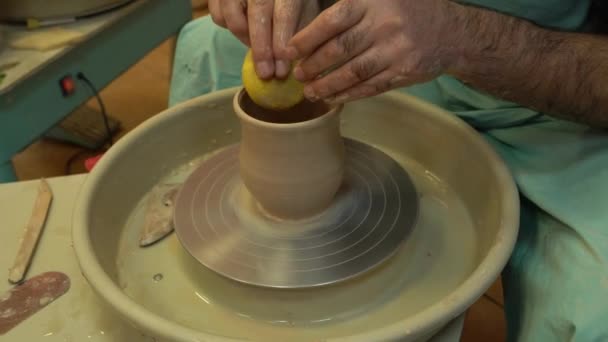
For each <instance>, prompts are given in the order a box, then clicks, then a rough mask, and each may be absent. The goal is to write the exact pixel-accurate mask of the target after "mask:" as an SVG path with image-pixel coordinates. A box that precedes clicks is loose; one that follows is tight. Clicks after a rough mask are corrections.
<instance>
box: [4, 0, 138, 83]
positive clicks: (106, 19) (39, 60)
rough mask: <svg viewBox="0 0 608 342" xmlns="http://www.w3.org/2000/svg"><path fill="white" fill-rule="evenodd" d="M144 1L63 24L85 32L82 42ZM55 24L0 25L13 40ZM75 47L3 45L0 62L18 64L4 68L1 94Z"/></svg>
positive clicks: (68, 27) (72, 29)
mask: <svg viewBox="0 0 608 342" xmlns="http://www.w3.org/2000/svg"><path fill="white" fill-rule="evenodd" d="M143 4H144V2H142V1H137V2H134V3H132V4H129V5H127V6H125V7H123V8H120V9H119V10H114V11H110V12H108V13H105V14H101V15H97V16H95V17H92V18H89V19H87V20H78V21H76V22H73V23H67V24H63V25H61V26H60V27H61V28H62V29H65V30H70V31H73V32H78V33H79V34H81V35H82V37H81V38H80V39H81V40H80V41H81V42H84V41H86V40H88V39H90V38H92V37H93V36H94V35H95V34H97V33H98V32H101V31H102V30H104V29H106V28H108V27H109V26H111V25H112V24H114V23H115V22H117V21H118V20H120V19H121V18H123V17H125V16H126V15H128V14H129V13H131V12H133V11H135V10H137V9H138V8H139V7H141V6H142V5H143ZM55 29H56V27H49V28H41V29H38V30H34V31H32V30H28V29H27V28H26V27H25V26H17V25H0V30H2V31H4V34H5V37H4V39H5V40H6V41H7V42H9V43H10V41H12V40H15V39H17V38H20V37H24V36H27V35H36V34H40V32H44V31H46V30H55ZM73 48H74V45H73V44H67V45H64V46H61V47H58V48H54V49H50V50H45V51H39V50H35V49H13V48H11V47H10V45H7V46H5V48H3V49H0V65H2V64H5V63H7V64H10V62H12V61H14V62H18V63H19V64H17V65H16V66H15V67H12V68H9V69H8V70H6V71H5V73H6V78H5V79H4V80H3V82H2V83H0V95H1V94H4V93H6V92H8V91H10V90H11V89H12V88H13V87H15V86H16V85H17V84H18V83H20V82H22V81H24V80H25V79H26V78H27V77H29V76H31V75H32V74H34V73H35V72H36V71H38V70H40V69H42V68H43V67H45V66H46V65H48V64H50V63H52V62H53V61H55V60H57V59H58V58H60V57H61V56H63V55H65V54H66V53H67V52H68V51H70V50H72V49H73Z"/></svg>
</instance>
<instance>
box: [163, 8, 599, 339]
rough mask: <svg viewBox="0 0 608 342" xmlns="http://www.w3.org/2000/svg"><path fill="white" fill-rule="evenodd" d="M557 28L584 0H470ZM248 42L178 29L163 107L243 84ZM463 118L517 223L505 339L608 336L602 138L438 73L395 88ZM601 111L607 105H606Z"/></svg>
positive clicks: (209, 27)
mask: <svg viewBox="0 0 608 342" xmlns="http://www.w3.org/2000/svg"><path fill="white" fill-rule="evenodd" d="M468 3H470V4H474V5H477V6H485V7H488V8H491V9H495V10H497V11H500V12H503V13H507V14H510V15H514V16H518V17H522V18H526V19H529V20H531V21H533V22H535V23H536V24H538V25H541V26H545V27H550V28H556V29H560V30H573V31H576V30H580V29H581V28H582V27H583V24H584V21H585V18H586V14H587V11H588V8H589V6H590V1H589V0H580V1H579V0H566V1H559V0H543V1H541V0H536V1H535V0H509V1H507V0H504V1H500V0H474V1H469V2H468ZM245 51H246V48H245V47H244V46H243V45H242V44H241V43H240V42H238V41H237V40H236V39H235V38H234V37H233V36H232V35H231V34H230V33H229V32H228V31H226V30H224V29H221V28H218V27H217V26H215V25H214V24H213V23H212V22H211V20H210V19H209V18H202V19H198V20H194V21H192V22H191V23H189V24H188V25H187V26H186V27H185V28H184V29H183V30H182V32H181V33H180V36H179V39H178V43H177V49H176V55H175V61H174V67H173V79H172V81H171V94H170V105H174V104H176V103H179V102H181V101H185V100H188V99H190V98H193V97H196V96H199V95H201V94H205V93H208V92H212V91H215V90H218V89H222V88H227V87H232V86H237V85H240V84H241V79H240V66H241V64H242V61H243V58H244V55H245ZM402 91H405V92H408V93H410V94H413V95H416V96H418V97H421V98H423V99H425V100H427V101H429V102H432V103H434V104H436V105H438V106H440V107H442V108H445V109H447V110H449V111H451V112H453V113H454V114H455V115H458V116H459V117H460V118H462V119H463V120H465V121H466V122H468V123H469V124H470V125H471V126H473V127H475V128H476V129H477V130H479V131H480V132H481V133H482V134H483V136H484V137H485V138H486V139H487V140H488V141H489V142H490V143H491V144H492V146H494V148H495V149H496V151H497V152H498V153H499V154H500V155H501V156H502V158H503V159H504V160H505V162H506V163H507V165H508V166H509V168H510V170H511V172H512V173H513V176H514V178H515V180H516V182H517V184H518V187H519V189H520V193H521V197H522V214H521V230H520V235H519V237H518V242H517V245H516V247H515V250H514V253H513V255H512V257H511V259H510V261H509V264H508V266H507V267H506V269H505V271H504V273H503V285H504V292H505V311H506V317H507V325H508V339H509V341H531V342H539V341H540V342H544V341H608V325H607V324H605V321H606V319H608V135H607V134H606V133H601V132H598V131H594V130H592V129H590V128H587V127H585V126H582V125H578V124H574V123H571V122H566V121H562V120H557V119H553V118H551V117H550V116H548V115H545V114H544V113H538V112H536V111H534V110H531V109H528V108H524V107H521V106H519V105H517V104H514V103H511V102H508V101H502V100H499V99H496V98H494V97H492V96H489V95H486V94H484V93H482V92H479V91H477V90H475V89H472V88H469V87H467V86H465V85H464V84H462V83H461V82H459V81H458V80H456V79H454V78H451V77H448V76H442V77H439V78H437V79H436V80H433V81H432V82H428V83H425V84H419V85H416V86H412V87H408V88H404V89H402ZM607 110H608V109H607Z"/></svg>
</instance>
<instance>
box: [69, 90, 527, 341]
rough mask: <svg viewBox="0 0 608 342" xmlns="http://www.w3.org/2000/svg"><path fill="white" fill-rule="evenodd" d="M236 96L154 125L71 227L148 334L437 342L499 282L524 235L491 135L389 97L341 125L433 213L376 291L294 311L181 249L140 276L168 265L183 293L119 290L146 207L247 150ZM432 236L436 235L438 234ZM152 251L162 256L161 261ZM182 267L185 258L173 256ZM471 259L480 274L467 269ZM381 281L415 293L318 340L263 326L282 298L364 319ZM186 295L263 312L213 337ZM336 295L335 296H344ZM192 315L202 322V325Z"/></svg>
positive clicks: (129, 138) (115, 150)
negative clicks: (394, 164) (229, 154)
mask: <svg viewBox="0 0 608 342" xmlns="http://www.w3.org/2000/svg"><path fill="white" fill-rule="evenodd" d="M238 90H239V89H238V88H232V89H227V90H223V91H218V92H215V93H212V94H209V95H205V96H201V97H198V98H195V99H192V100H190V101H187V102H185V103H183V104H180V105H178V106H175V107H173V108H170V109H168V110H166V111H164V112H162V113H160V114H158V115H156V116H155V117H153V118H151V119H149V120H148V121H146V122H145V123H143V124H142V125H140V126H139V127H138V128H136V129H135V130H133V131H132V132H130V133H129V134H128V135H126V136H125V137H124V138H123V139H121V140H120V141H119V142H118V143H117V144H116V145H115V146H114V147H112V149H111V150H110V151H109V152H108V153H107V154H106V155H105V156H104V157H103V158H102V159H101V161H100V162H99V163H98V164H97V166H96V167H95V169H94V170H93V172H91V174H90V175H89V176H88V178H87V180H86V183H85V185H84V187H83V190H82V193H81V195H80V199H79V201H78V206H77V208H76V211H75V216H74V227H73V240H74V248H75V250H76V254H77V257H78V261H79V263H80V266H81V268H82V272H83V274H84V275H85V277H86V278H87V280H88V281H89V283H90V284H91V286H92V287H93V288H94V289H95V291H96V292H97V293H98V294H99V295H100V296H101V297H102V298H103V300H105V301H106V302H107V303H109V305H110V306H111V307H112V308H114V309H115V310H116V312H117V313H119V314H120V315H121V316H122V317H124V319H125V320H127V321H129V322H131V323H132V324H133V325H135V326H136V327H137V328H138V329H140V330H141V331H142V332H143V333H145V334H146V335H149V336H153V337H155V338H156V339H157V340H163V341H164V340H166V341H210V340H213V341H217V340H222V341H234V340H239V339H249V340H251V339H255V340H280V339H282V340H285V339H289V340H311V339H313V338H314V339H316V340H324V341H338V340H348V341H387V340H400V341H425V340H427V339H428V338H430V337H431V336H432V335H433V334H435V333H436V332H437V331H439V330H440V329H441V328H442V327H444V326H445V325H446V324H448V323H449V322H450V321H451V320H453V319H454V318H456V317H458V316H459V315H461V314H462V313H463V312H465V311H466V310H467V308H468V307H470V306H471V305H472V304H473V303H474V302H475V301H476V300H477V299H478V298H479V297H480V296H481V295H482V294H483V293H484V292H485V291H486V290H487V289H488V288H489V287H490V286H491V284H492V282H493V281H495V279H496V278H497V277H498V276H499V274H500V272H501V270H502V269H503V267H504V266H505V264H506V262H507V260H508V258H509V256H510V254H511V252H512V250H513V247H514V244H515V241H516V237H517V231H518V224H519V198H518V193H517V188H516V186H515V184H514V182H513V180H512V178H511V176H510V174H509V172H508V170H507V168H506V167H505V165H504V164H503V162H502V160H501V159H500V158H499V157H498V155H497V154H496V153H495V152H494V151H493V149H492V148H491V146H490V145H489V144H488V143H487V142H486V141H485V140H484V139H483V137H481V136H480V135H479V134H478V133H477V132H475V131H474V130H473V129H472V128H470V127H469V126H468V125H466V124H465V123H464V122H462V121H461V120H460V119H458V118H457V117H455V116H454V115H452V114H450V113H447V112H445V111H443V110H441V109H439V108H437V107H435V106H432V105H430V104H427V103H425V102H422V101H420V100H419V99H416V98H414V97H411V96H408V95H405V94H402V93H399V92H391V93H387V94H384V95H381V96H377V97H374V98H370V99H365V100H361V101H357V102H356V103H351V104H348V105H346V106H345V108H344V111H343V113H342V119H343V125H342V133H343V135H344V136H347V137H349V138H353V139H357V140H360V141H363V142H366V143H368V144H370V145H373V146H375V147H377V148H380V149H382V150H383V151H385V152H386V153H388V154H389V155H391V156H392V157H393V158H395V160H399V161H400V162H401V163H402V165H404V167H406V169H408V171H409V172H410V174H411V175H412V176H413V178H414V179H415V183H416V182H417V186H418V187H419V188H418V190H419V191H420V198H421V203H422V207H423V210H422V213H421V218H420V222H419V226H418V227H416V228H415V231H417V233H416V234H418V235H416V234H414V236H413V237H412V238H411V239H410V240H411V241H409V242H408V243H407V245H406V246H405V247H404V252H403V255H402V257H401V261H395V262H394V263H393V264H392V265H390V266H387V267H386V268H385V269H384V270H383V271H378V272H380V273H378V274H376V275H374V274H371V275H370V276H369V277H368V278H369V279H372V280H371V282H372V285H370V286H369V287H363V290H364V291H367V292H365V295H363V293H357V292H352V295H351V293H350V292H348V291H350V290H348V286H350V285H344V286H345V288H346V289H347V290H344V291H342V290H335V289H331V288H330V289H327V290H311V291H327V292H326V293H325V294H323V293H322V292H310V293H309V295H310V297H306V298H310V299H307V300H304V301H300V300H301V298H300V299H297V300H296V299H294V300H293V301H292V302H290V300H291V299H289V298H288V297H284V296H282V295H281V296H274V295H273V294H272V293H271V294H270V295H269V294H268V292H265V294H264V292H256V291H260V290H257V289H250V288H246V287H238V286H235V285H234V284H233V283H231V282H230V281H229V280H228V279H220V278H217V277H215V275H210V274H209V271H208V270H206V269H204V268H203V267H202V266H201V265H198V264H196V263H192V262H191V260H190V261H186V262H183V259H184V258H182V257H179V255H181V256H184V255H186V254H187V253H183V251H181V250H180V251H179V252H177V254H175V253H174V254H167V255H166V256H163V257H162V259H153V258H152V257H150V259H147V261H146V259H145V258H144V259H142V260H143V261H142V262H141V264H137V265H136V267H135V269H141V270H143V271H142V272H144V271H146V270H150V272H154V267H156V265H157V264H158V267H161V264H163V263H164V264H165V266H167V265H169V266H167V267H168V268H170V270H166V271H167V272H170V273H171V277H173V278H175V277H178V276H181V277H183V278H180V279H181V280H179V282H178V283H176V284H171V283H170V282H169V281H167V282H165V285H163V286H165V287H164V290H163V291H162V292H158V293H153V294H149V293H148V292H146V293H148V295H147V297H146V295H141V296H139V295H138V294H137V293H135V294H133V293H127V292H128V291H125V290H123V288H124V287H125V286H124V284H121V279H120V278H121V276H120V275H121V274H122V273H124V271H123V270H122V269H121V265H123V264H124V263H125V262H124V260H123V259H124V258H129V256H133V258H135V256H134V255H137V254H138V253H140V252H138V251H137V250H136V248H137V247H136V246H135V243H133V245H134V246H133V249H134V250H133V252H129V253H126V254H125V253H124V251H122V250H123V249H124V246H122V245H123V244H124V241H125V239H124V238H122V237H123V236H125V234H127V235H129V234H130V235H132V236H134V235H136V234H137V232H136V231H135V230H139V229H140V228H141V227H139V226H138V225H137V224H132V223H129V222H134V221H133V220H132V219H131V218H132V217H133V216H134V214H133V213H134V212H135V211H136V210H137V208H138V207H141V205H140V204H141V203H142V199H144V198H145V195H146V194H147V192H148V191H149V190H150V189H151V188H152V187H153V186H154V185H156V184H157V183H159V182H160V181H161V180H162V179H163V178H165V177H167V175H170V174H171V173H172V172H173V173H174V172H175V170H176V169H179V168H180V167H183V165H188V163H189V162H191V161H193V160H196V159H197V158H200V157H201V156H203V155H205V154H206V153H208V152H210V151H211V150H215V149H218V148H221V147H223V146H227V145H230V144H233V143H236V142H238V139H239V127H238V121H237V119H236V116H235V115H234V113H233V110H232V99H233V96H234V94H235V93H236V92H237V91H238ZM429 189H430V190H429ZM433 189H434V190H433ZM427 190H428V193H427ZM447 193H451V194H452V195H453V196H452V197H453V198H457V201H452V200H449V198H448V197H449V196H448V197H445V199H442V198H443V197H442V196H444V195H442V194H447ZM446 196H447V195H446ZM425 203H426V204H425ZM457 203H460V204H461V206H462V208H463V210H464V211H466V212H467V213H468V215H470V220H468V221H466V220H464V221H463V220H461V218H459V219H458V220H457V219H456V218H454V220H452V219H451V218H450V217H449V216H446V217H444V218H443V219H442V218H441V215H442V214H441V212H442V211H445V212H449V210H455V209H454V208H455V207H458V205H456V204H457ZM425 205H426V207H427V209H426V214H425V210H424V207H425ZM433 211H436V214H435V213H434V212H433ZM442 220H443V221H442ZM465 221H466V222H468V225H470V227H469V228H470V232H471V234H470V236H472V237H473V239H472V240H471V241H468V240H467V241H465V240H461V239H460V238H459V237H460V236H465V235H466V233H465V227H464V226H465V224H464V223H462V224H461V222H465ZM433 229H436V231H437V232H438V233H437V232H435V233H433V232H432V230H433ZM132 230H133V231H132ZM425 234H426V235H425ZM433 234H435V235H433ZM174 236H175V235H173V236H172V237H170V238H169V239H168V241H167V240H165V241H161V242H160V243H159V244H158V245H159V246H160V247H154V246H153V248H157V249H156V251H159V252H158V253H162V250H169V249H172V250H173V251H175V249H176V248H177V249H180V248H181V246H180V245H179V243H177V242H176V241H177V240H176V239H175V238H174ZM127 240H128V239H127ZM473 240H474V241H473ZM163 244H164V246H165V247H162V246H163ZM167 246H168V247H167ZM425 248H426V249H425ZM141 253H144V252H141ZM145 253H151V254H149V255H150V256H152V255H153V253H156V252H154V250H150V251H146V252H145ZM125 255H126V257H125ZM175 255H178V257H175V258H173V257H172V256H175ZM187 257H188V256H186V259H187ZM425 257H428V258H426V259H425ZM121 258H122V259H121ZM140 258H141V256H140ZM158 260H162V262H159V261H158ZM465 260H468V261H467V262H469V263H470V265H469V266H470V267H469V266H467V267H468V268H466V267H465V268H462V267H461V266H462V265H460V264H463V262H464V261H465ZM461 261H462V262H461ZM127 263H128V262H127ZM458 265H460V266H458ZM400 267H401V268H400ZM459 267H460V268H461V269H466V272H464V273H462V274H461V275H460V278H458V279H457V281H456V280H454V279H456V278H454V277H452V278H449V279H448V278H446V277H447V276H446V277H443V276H442V275H443V274H448V275H449V274H452V273H453V272H452V271H451V270H453V269H457V268H459ZM387 270H388V271H387ZM416 270H417V271H416ZM382 272H384V273H382ZM417 272H418V273H417ZM421 272H422V273H421ZM450 272H452V273H450ZM144 273H145V272H144ZM423 275H425V276H423ZM168 277H169V276H168V275H166V276H165V278H168ZM444 278H445V279H444ZM137 279H139V278H137ZM145 279H146V280H144V278H142V279H141V280H137V281H136V282H137V284H136V285H137V286H139V285H141V284H139V283H138V282H140V281H141V282H144V281H150V278H148V275H146V276H145ZM379 279H387V280H388V281H389V283H390V284H393V283H392V282H398V281H399V280H403V283H404V284H405V285H403V288H402V289H401V290H400V291H401V292H400V293H399V294H398V295H395V298H394V300H392V302H391V300H388V301H387V302H385V303H382V304H381V305H377V306H373V307H370V309H369V310H370V311H365V312H364V313H363V314H360V315H358V316H356V317H354V316H353V317H354V318H353V317H350V316H349V317H350V318H344V319H342V320H338V321H337V323H336V324H335V325H332V324H333V323H331V324H327V325H325V326H323V327H320V328H318V327H316V326H315V327H313V328H312V329H309V330H311V331H312V332H311V331H309V330H307V329H308V328H307V327H303V328H302V327H275V326H274V325H271V324H269V323H267V322H263V321H262V320H260V321H257V320H256V310H258V309H260V310H262V309H263V310H262V311H264V310H269V312H272V314H276V312H274V311H272V306H273V305H275V304H277V303H274V302H273V301H276V300H279V299H276V298H288V299H286V300H287V302H286V305H288V306H290V307H292V308H293V310H294V312H295V313H296V314H297V313H298V310H300V309H302V310H305V311H306V313H307V314H308V313H310V312H312V314H311V315H313V316H314V315H315V314H318V313H319V312H323V310H330V311H332V312H341V311H340V310H343V309H344V310H347V309H349V306H350V307H352V309H357V308H359V309H360V308H362V307H363V308H365V305H366V304H365V303H364V302H365V301H366V300H368V299H369V298H373V297H374V296H375V295H377V294H378V293H382V292H384V291H385V289H384V286H385V285H383V282H382V281H379ZM391 279H392V280H391ZM395 279H397V280H395ZM404 279H405V280H404ZM130 281H131V282H133V279H131V280H130ZM356 282H357V280H355V283H356ZM361 282H364V280H361ZM374 282H375V283H374ZM374 284H375V285H374ZM399 284H401V283H399ZM446 284H449V286H448V285H446ZM137 286H135V287H137ZM142 286H143V285H142ZM188 286H192V288H194V289H197V291H200V292H201V293H203V294H204V295H208V294H209V293H211V295H214V294H215V298H216V299H217V298H219V299H220V302H221V301H225V302H226V303H225V304H226V307H227V308H236V310H241V309H243V310H250V309H251V310H253V313H250V314H251V315H250V316H251V317H250V318H248V320H247V321H246V322H245V321H243V322H240V321H238V320H235V319H233V317H231V316H230V313H228V314H226V313H225V312H224V314H225V315H226V317H228V318H227V319H226V320H225V321H222V320H217V319H216V321H215V322H216V323H214V325H212V326H205V324H207V323H205V322H207V320H202V321H200V322H203V323H200V324H199V323H192V322H195V321H196V319H199V318H201V317H202V318H204V317H205V315H206V314H208V315H212V313H207V312H206V311H204V310H205V308H201V309H200V310H202V311H200V312H199V313H198V314H196V313H197V312H198V311H196V310H198V309H195V310H194V311H192V310H193V309H192V308H190V307H189V305H188V304H187V303H189V302H188V300H187V299H184V298H182V297H183V296H185V295H186V294H185V293H187V292H188V291H189V290H183V289H189V288H190V287H188ZM353 286H358V285H353ZM374 286H375V287H374ZM399 286H401V285H399ZM442 286H443V287H442ZM446 286H448V287H446ZM130 288H131V289H132V288H133V286H131V287H130ZM142 288H143V287H142ZM433 289H435V290H433ZM131 291H133V290H131ZM146 291H148V290H146ZM205 291H208V292H209V293H207V294H205ZM214 291H215V293H214ZM332 291H337V292H333V294H332ZM338 293H339V294H340V295H337V294H338ZM258 296H259V298H267V300H268V305H265V304H264V303H265V302H261V303H260V302H256V300H258V301H260V299H259V298H258ZM264 296H266V297H264ZM323 296H330V297H323ZM239 297H240V298H239ZM187 298H190V297H187ZM326 298H327V299H328V300H329V298H332V301H331V302H330V301H326V300H325V299H326ZM388 298H390V297H388ZM334 299H335V300H334ZM334 302H335V303H334ZM151 303H154V304H151ZM158 303H161V304H158ZM185 303H186V304H185ZM220 304H224V303H220ZM280 304H281V303H279V305H280ZM334 304H335V306H332V305H334ZM159 305H160V306H159ZM163 305H165V307H163ZM193 305H194V304H193ZM266 306H267V307H268V308H266ZM326 307H327V309H325V308H326ZM163 308H164V309H163ZM197 308H198V307H197ZM189 310H190V311H189ZM228 310H230V309H228ZM366 310H367V309H366ZM186 311H188V312H189V314H190V316H189V317H190V318H192V320H191V321H189V322H185V321H184V320H180V319H179V317H180V314H181V313H182V312H186ZM224 311H226V310H224ZM192 312H194V313H195V314H194V316H197V315H200V316H201V317H192V315H193V314H192ZM260 312H261V311H260ZM264 313H265V311H264ZM209 317H210V320H211V316H209ZM214 317H215V316H214ZM345 317H346V316H345ZM216 318H217V317H216ZM279 318H280V317H279ZM235 322H236V323H235ZM239 322H240V323H239ZM224 325H225V326H224Z"/></svg>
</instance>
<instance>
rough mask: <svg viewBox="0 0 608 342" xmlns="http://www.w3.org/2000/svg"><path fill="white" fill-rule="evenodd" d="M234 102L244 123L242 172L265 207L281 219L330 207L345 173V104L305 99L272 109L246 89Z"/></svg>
mask: <svg viewBox="0 0 608 342" xmlns="http://www.w3.org/2000/svg"><path fill="white" fill-rule="evenodd" d="M233 106H234V111H235V112H236V114H237V116H238V118H239V120H240V124H241V145H240V155H239V159H240V175H241V178H242V180H243V183H244V184H245V187H246V188H247V190H249V192H250V193H251V194H252V195H253V197H254V198H255V199H256V200H257V201H258V203H259V204H260V206H261V208H262V209H263V210H264V211H265V212H266V213H267V214H269V215H270V216H274V217H276V218H280V219H302V218H306V217H311V216H314V215H315V214H317V213H320V212H322V211H323V210H324V209H325V208H327V207H328V206H329V205H330V203H331V202H332V200H333V199H334V196H335V195H336V193H337V191H338V189H339V188H340V185H341V184H342V178H343V174H344V143H343V139H342V136H341V134H340V116H339V114H340V111H341V110H342V106H337V107H329V106H327V105H325V104H323V103H312V102H307V101H304V102H302V103H301V104H299V105H297V106H295V107H294V108H291V109H290V110H288V111H271V110H267V109H264V108H261V107H259V106H257V105H256V104H255V103H254V102H253V101H252V100H251V99H250V98H249V96H248V95H247V93H246V92H245V91H244V90H241V91H240V92H238V93H237V94H236V95H235V97H234V101H233Z"/></svg>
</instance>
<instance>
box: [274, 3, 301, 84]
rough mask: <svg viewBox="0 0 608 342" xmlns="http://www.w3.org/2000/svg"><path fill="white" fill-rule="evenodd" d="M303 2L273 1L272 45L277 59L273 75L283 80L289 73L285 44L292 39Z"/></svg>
mask: <svg viewBox="0 0 608 342" xmlns="http://www.w3.org/2000/svg"><path fill="white" fill-rule="evenodd" d="M302 5H303V2H302V1H299V0H275V4H274V16H273V22H272V45H273V51H274V56H275V58H276V59H277V61H276V66H275V75H276V76H277V77H278V78H284V77H286V76H287V74H288V73H289V71H290V67H291V65H290V63H289V62H288V56H287V53H286V52H287V51H286V49H287V43H288V42H289V40H290V39H291V37H293V35H294V33H295V31H296V26H297V25H298V17H299V15H300V12H301V11H302Z"/></svg>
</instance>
